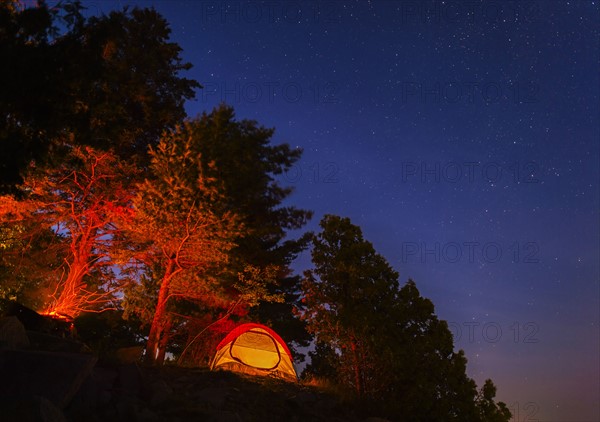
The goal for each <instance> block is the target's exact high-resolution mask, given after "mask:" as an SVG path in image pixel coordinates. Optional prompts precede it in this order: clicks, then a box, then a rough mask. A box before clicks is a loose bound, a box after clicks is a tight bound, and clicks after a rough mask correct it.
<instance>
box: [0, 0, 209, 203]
mask: <svg viewBox="0 0 600 422" xmlns="http://www.w3.org/2000/svg"><path fill="white" fill-rule="evenodd" d="M81 12H82V6H81V4H80V2H79V1H65V2H60V3H59V4H58V5H56V6H55V7H53V8H52V9H50V8H49V7H48V5H47V4H46V3H45V2H44V1H39V2H38V5H37V6H36V7H22V6H21V5H20V3H19V2H17V1H8V2H6V1H5V2H1V3H0V27H1V28H2V31H0V56H1V57H2V58H3V60H4V62H5V63H10V64H11V65H10V66H2V68H1V69H0V190H3V191H5V192H6V191H10V190H13V191H14V190H15V187H16V186H17V185H19V184H20V183H21V182H22V181H23V176H24V172H25V171H26V170H27V168H28V166H29V164H30V162H31V161H34V162H36V163H37V165H38V167H39V166H40V165H42V164H51V165H55V164H56V163H57V162H60V161H61V159H62V156H63V155H64V151H65V148H70V147H71V146H73V145H80V146H91V147H93V148H95V149H99V150H108V149H111V148H112V149H113V151H114V152H115V153H116V154H117V155H118V156H119V157H121V158H128V159H129V160H132V161H134V160H135V161H138V162H141V163H145V162H146V159H147V155H146V153H147V147H148V145H156V143H157V141H158V138H159V136H160V134H161V133H162V131H163V130H165V129H167V128H172V127H174V126H175V124H176V123H178V122H179V121H181V119H182V118H183V117H184V116H185V110H184V108H183V104H184V101H185V100H186V99H189V98H193V96H194V89H195V88H198V87H199V84H198V83H197V82H196V81H193V80H189V79H186V78H182V77H180V76H179V73H180V72H181V71H183V70H187V69H189V68H190V67H191V65H190V64H188V63H184V62H182V60H181V57H180V52H181V48H180V47H179V46H178V45H177V44H175V43H172V42H169V35H170V29H169V27H168V24H167V22H166V21H165V20H164V18H162V17H161V16H160V15H159V14H158V13H157V12H156V11H154V10H151V9H138V8H133V9H132V10H128V9H124V10H123V11H121V12H111V13H110V14H108V15H105V16H99V17H90V18H85V17H84V16H83V15H82V13H81ZM148 51H151V52H152V54H148ZM40 69H43V72H40Z"/></svg>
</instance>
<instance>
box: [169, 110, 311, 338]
mask: <svg viewBox="0 0 600 422" xmlns="http://www.w3.org/2000/svg"><path fill="white" fill-rule="evenodd" d="M181 131H182V133H183V134H185V136H191V137H193V138H195V139H196V145H197V153H198V154H199V155H200V156H201V164H202V168H203V171H204V172H205V174H206V175H208V176H210V177H213V178H214V179H216V180H218V181H219V182H220V183H221V187H222V190H223V195H222V197H221V203H220V204H219V206H220V207H222V208H223V209H226V210H229V211H231V212H234V213H235V214H236V215H237V216H238V217H239V218H240V221H241V222H242V223H243V225H244V230H243V231H241V232H239V233H238V236H237V237H236V239H235V243H236V246H235V247H234V248H233V249H232V250H231V251H230V252H229V257H230V259H229V262H228V267H229V271H227V273H226V274H229V276H228V277H230V278H231V280H230V282H232V281H235V279H236V278H237V274H238V273H239V272H240V271H243V269H244V268H245V267H246V266H248V265H250V266H252V267H256V268H263V269H264V268H268V267H269V266H272V267H277V268H279V270H278V272H277V274H276V279H277V282H276V283H271V284H270V285H269V289H270V293H272V294H279V295H284V296H285V300H284V301H283V302H279V301H278V302H273V301H262V302H261V303H260V304H259V305H258V306H256V307H253V308H251V309H250V314H249V315H248V318H250V319H252V320H258V321H261V322H263V323H266V324H268V325H269V326H271V327H273V328H274V329H275V330H276V331H277V332H279V333H281V334H282V335H283V336H285V338H286V339H288V341H291V340H294V341H295V342H297V343H298V344H300V345H302V346H307V345H308V341H309V340H310V337H309V335H308V333H307V332H306V330H305V329H304V324H303V323H302V321H300V320H299V319H298V318H296V317H295V316H294V314H293V309H294V307H296V306H300V304H299V303H298V302H299V283H300V277H298V276H293V275H292V271H291V269H290V264H291V262H292V261H293V260H294V259H295V257H296V256H297V255H298V254H299V253H300V252H301V251H302V250H303V249H304V248H305V247H306V245H307V240H308V238H307V237H306V236H303V237H300V238H299V239H289V238H287V237H286V236H287V232H288V231H290V230H298V229H300V228H302V227H303V226H304V225H305V224H306V222H307V221H308V220H309V219H310V217H311V216H312V212H310V211H307V210H302V209H298V208H296V207H294V206H291V205H283V203H284V202H285V201H286V200H287V199H288V198H289V197H290V195H291V194H292V188H290V187H287V186H282V185H281V184H280V182H279V181H278V179H277V178H278V176H280V175H282V174H284V173H285V172H286V171H288V170H289V169H290V168H291V166H293V165H294V163H296V162H297V161H298V160H299V159H300V157H301V154H302V150H301V149H299V148H296V149H292V148H290V146H289V145H288V144H285V143H284V144H278V145H273V144H272V143H271V140H272V137H273V135H274V129H269V128H265V127H263V126H260V125H259V124H258V123H257V122H256V121H252V120H236V118H235V113H234V110H233V108H232V107H230V106H227V105H220V106H218V107H216V108H215V109H214V110H212V112H211V113H208V114H207V113H203V114H202V115H201V116H199V117H198V118H196V119H192V120H189V121H187V122H186V123H185V124H184V126H183V127H182V128H181ZM226 276H227V275H226ZM224 328H225V327H224ZM225 329H226V328H225Z"/></svg>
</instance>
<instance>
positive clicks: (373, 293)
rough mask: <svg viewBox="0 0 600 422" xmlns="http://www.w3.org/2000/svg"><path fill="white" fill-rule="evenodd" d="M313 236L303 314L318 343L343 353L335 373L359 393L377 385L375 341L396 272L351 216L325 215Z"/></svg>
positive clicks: (392, 296)
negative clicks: (318, 230) (364, 236)
mask: <svg viewBox="0 0 600 422" xmlns="http://www.w3.org/2000/svg"><path fill="white" fill-rule="evenodd" d="M320 226H321V229H322V231H321V233H319V234H318V235H317V236H316V237H315V238H314V240H313V249H312V261H313V264H314V266H315V268H314V269H313V270H309V271H307V272H306V273H305V279H304V283H303V289H304V294H305V297H304V300H305V304H306V307H307V310H306V312H305V314H304V318H305V320H306V321H307V323H308V330H309V331H310V332H311V333H312V334H314V335H315V336H316V338H317V342H327V343H328V344H329V345H330V346H331V347H332V348H333V349H334V350H336V351H337V353H338V354H339V360H340V365H339V366H338V368H339V373H338V374H337V375H338V376H337V378H338V379H339V380H341V382H342V383H343V384H346V385H347V386H349V387H351V388H352V389H354V390H355V392H356V394H357V395H358V396H363V395H365V394H366V395H371V394H372V393H373V392H374V388H375V386H373V385H371V384H372V383H373V381H375V379H374V376H373V372H372V371H373V369H374V368H373V365H372V362H373V355H374V354H375V353H376V348H375V344H374V340H375V337H374V336H376V335H377V334H379V331H380V327H381V326H382V324H383V325H385V324H386V321H385V320H386V318H388V316H389V312H390V311H391V308H392V306H393V300H394V299H395V290H396V289H397V288H398V281H397V278H398V274H397V273H396V271H394V270H393V269H392V268H391V267H390V266H389V264H388V263H387V262H386V261H385V259H384V258H383V257H382V256H381V255H379V254H377V253H376V252H375V249H374V248H373V245H372V244H371V243H369V242H368V241H366V240H364V239H363V237H362V233H361V231H360V229H359V228H358V227H357V226H354V225H352V224H351V223H350V220H349V219H347V218H340V217H336V216H331V215H327V216H325V217H324V218H323V219H322V220H321V223H320Z"/></svg>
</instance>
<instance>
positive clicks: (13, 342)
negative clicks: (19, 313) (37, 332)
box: [0, 316, 29, 349]
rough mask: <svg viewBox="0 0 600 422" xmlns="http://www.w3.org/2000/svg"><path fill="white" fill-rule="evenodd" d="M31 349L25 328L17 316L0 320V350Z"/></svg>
mask: <svg viewBox="0 0 600 422" xmlns="http://www.w3.org/2000/svg"><path fill="white" fill-rule="evenodd" d="M27 347H29V337H27V332H26V331H25V326H24V325H23V324H22V323H21V321H19V319H18V318H17V317H16V316H8V317H4V318H2V319H0V348H7V349H24V348H27Z"/></svg>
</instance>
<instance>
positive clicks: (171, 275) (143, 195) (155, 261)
mask: <svg viewBox="0 0 600 422" xmlns="http://www.w3.org/2000/svg"><path fill="white" fill-rule="evenodd" d="M193 142H194V140H193V139H192V138H189V137H185V136H181V135H180V134H179V133H178V132H174V133H170V134H166V135H165V136H164V137H163V139H162V140H161V142H160V143H159V145H158V146H157V148H156V149H153V150H152V151H151V156H152V164H151V170H152V175H153V177H152V178H151V179H147V180H146V181H145V182H144V183H142V184H141V185H140V186H139V192H138V194H137V195H136V197H135V199H134V209H135V214H134V218H133V219H132V220H131V221H130V224H127V222H125V223H124V224H125V226H126V227H127V236H128V241H129V242H130V243H129V245H130V250H128V251H125V254H126V256H127V254H129V256H130V257H129V258H127V259H128V260H129V264H130V265H131V267H130V270H131V269H135V268H137V267H139V266H140V265H141V269H142V270H146V274H147V275H149V276H150V277H149V278H148V277H147V278H146V280H148V281H150V284H149V285H148V287H153V286H154V287H155V288H157V289H158V291H157V292H156V293H157V295H156V301H153V300H152V299H153V298H152V296H150V298H151V302H153V311H152V312H151V315H152V321H151V323H150V334H149V337H148V342H147V347H146V352H147V358H148V359H149V360H151V361H154V360H156V359H157V358H158V359H159V360H160V357H159V350H162V351H163V352H164V349H165V347H162V348H161V347H160V346H161V345H164V341H162V340H163V339H165V338H168V336H169V334H168V333H169V328H170V325H171V323H172V321H171V320H170V319H169V317H168V315H167V305H168V303H169V301H172V300H173V299H174V298H188V299H196V300H201V301H203V302H205V303H211V304H213V306H218V304H219V301H221V302H225V301H226V299H224V297H225V292H224V291H223V289H222V286H221V285H220V284H219V279H218V275H219V269H220V268H222V266H223V264H224V263H225V262H226V261H227V259H228V255H227V252H228V251H229V250H230V249H231V248H232V247H233V246H234V244H233V239H234V237H235V235H236V234H237V233H239V232H240V231H241V230H242V229H243V228H242V226H241V225H240V222H239V219H238V218H237V216H236V215H235V214H233V213H231V212H228V211H221V210H219V209H218V208H216V207H214V205H213V204H214V203H215V202H217V198H218V196H219V194H220V193H219V190H218V183H217V182H216V181H215V180H212V179H210V178H208V177H206V176H205V175H204V173H203V171H202V166H201V165H200V163H199V160H200V157H199V156H198V155H197V154H195V153H194V149H193ZM148 270H150V272H148ZM139 293H140V292H139V290H138V294H139ZM135 303H136V301H135V297H134V298H133V300H132V301H129V302H128V303H127V304H126V306H129V307H130V308H131V306H134V309H133V310H132V311H133V312H139V309H135ZM161 341H162V344H161Z"/></svg>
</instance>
